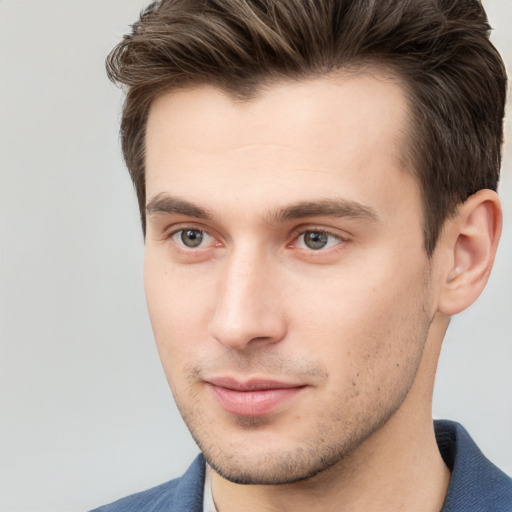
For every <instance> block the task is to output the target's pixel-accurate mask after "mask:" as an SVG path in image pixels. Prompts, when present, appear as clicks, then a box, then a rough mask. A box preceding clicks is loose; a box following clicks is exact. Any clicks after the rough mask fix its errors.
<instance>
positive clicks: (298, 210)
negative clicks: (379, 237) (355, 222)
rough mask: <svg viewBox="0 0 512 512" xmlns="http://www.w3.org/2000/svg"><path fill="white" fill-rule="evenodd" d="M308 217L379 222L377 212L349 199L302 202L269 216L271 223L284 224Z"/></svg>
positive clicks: (280, 209)
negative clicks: (348, 218)
mask: <svg viewBox="0 0 512 512" xmlns="http://www.w3.org/2000/svg"><path fill="white" fill-rule="evenodd" d="M306 217H340V218H341V217H350V218H354V219H361V220H368V221H374V222H376V221H378V220H379V216H378V215H377V212H376V211H375V210H374V209H373V208H371V207H370V206H365V205H363V204H361V203H358V202H357V201H350V200H347V199H320V200H316V201H301V202H299V203H295V204H291V205H290V206H286V207H284V208H279V209H278V210H276V211H275V212H273V213H272V214H271V215H270V216H269V219H268V220H269V222H275V223H278V222H284V221H288V220H296V219H303V218H306Z"/></svg>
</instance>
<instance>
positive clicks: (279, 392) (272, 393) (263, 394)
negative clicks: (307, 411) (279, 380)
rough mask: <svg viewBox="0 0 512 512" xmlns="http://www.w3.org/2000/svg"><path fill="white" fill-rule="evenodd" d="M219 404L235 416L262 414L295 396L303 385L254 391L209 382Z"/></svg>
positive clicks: (271, 410) (272, 410)
mask: <svg viewBox="0 0 512 512" xmlns="http://www.w3.org/2000/svg"><path fill="white" fill-rule="evenodd" d="M209 387H210V389H211V390H212V393H213V396H214V398H215V399H216V400H217V402H218V403H219V404H220V406H221V407H222V408H223V409H224V410H225V411H227V412H229V413H231V414H236V415H237V416H264V415H266V414H270V413H272V412H275V411H276V409H278V407H279V406H281V405H283V404H284V403H286V402H288V401H289V400H291V399H292V398H294V397H295V396H297V395H298V394H299V393H300V392H301V391H302V390H303V389H304V386H301V387H296V388H275V389H262V390H254V391H238V390H234V389H229V388H223V387H221V386H215V385H213V384H209Z"/></svg>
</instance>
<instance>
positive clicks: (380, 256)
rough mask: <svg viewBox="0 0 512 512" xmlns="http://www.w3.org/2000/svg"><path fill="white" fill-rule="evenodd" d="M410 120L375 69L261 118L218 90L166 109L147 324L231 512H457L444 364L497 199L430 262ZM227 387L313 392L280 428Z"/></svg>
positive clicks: (197, 92) (307, 91)
mask: <svg viewBox="0 0 512 512" xmlns="http://www.w3.org/2000/svg"><path fill="white" fill-rule="evenodd" d="M298 106H300V107H298ZM407 114H408V105H407V102H406V100H405V97H404V94H403V91H402V89H401V87H400V86H399V85H398V84H397V83H396V82H395V81H393V80H391V79H389V78H385V77H384V76H382V75H378V74H373V75H371V74H366V73H361V74H358V75H353V76H336V77H323V78H318V79H314V80H304V81H299V82H293V83H286V82H283V83H278V84H274V85H272V86H269V87H267V88H265V89H264V90H263V91H262V92H260V94H258V95H257V96H256V97H255V98H253V99H251V100H250V101H246V102H240V101H236V100H234V99H233V98H231V97H229V96H228V95H226V94H225V93H223V92H221V91H220V90H218V89H215V88H213V87H208V86H201V87H197V88H190V89H186V90H182V91H175V92H171V93H167V94H165V95H162V96H161V97H159V98H158V99H157V100H156V101H155V102H154V104H153V105H152V108H151V112H150V116H149V119H148V125H147V148H146V149H147V152H146V187H147V198H148V210H147V212H148V215H147V235H146V248H145V289H146V296H147V303H148V309H149V313H150V318H151V323H152V326H153V330H154V334H155V339H156V342H157V346H158V350H159V354H160V357H161V360H162V364H163V367H164V370H165V373H166V375H167V379H168V381H169V384H170V387H171V389H172V392H173V395H174V397H175V400H176V403H177V405H178V407H179V409H180V412H181V414H182V416H183V418H184V420H185V422H186V424H187V426H188V427H189V429H190V431H191V433H192V435H193V436H194V438H195V440H196V442H197V443H198V444H199V446H200V448H201V450H202V451H203V453H204V455H205V457H206V459H207V460H208V462H209V464H210V465H211V466H212V468H213V475H212V486H213V495H214V499H215V503H216V506H217V508H218V510H219V511H220V512H226V511H231V510H242V509H243V510H244V511H249V510H253V509H254V510H280V511H286V510H294V511H300V510H310V511H311V510H323V511H328V510H341V509H343V510H387V511H390V510H425V511H427V510H432V511H434V510H439V509H440V508H441V506H442V502H443V499H444V496H445V494H446V490H447V486H448V483H449V471H448V469H447V468H446V466H445V465H444V463H443V461H442V459H441V457H440V455H439V452H438V449H437V445H436V443H435V438H434V434H433V428H432V419H431V397H432V387H433V382H434V377H435V369H436V364H437V358H438V355H439V350H440V346H441V342H442V339H443V336H444V332H445V330H446V327H447V325H448V318H449V317H448V315H449V314H452V313H454V312H456V311H458V310H460V309H463V307H465V305H466V303H468V304H469V303H470V302H472V300H474V297H473V296H475V297H476V296H477V295H478V293H479V289H481V288H482V287H483V285H481V281H482V280H485V279H486V276H487V275H488V268H490V267H489V263H488V261H487V260H489V257H487V260H486V261H487V263H481V262H480V260H478V262H477V261H476V260H477V256H475V254H477V253H478V251H475V250H474V247H475V246H474V239H476V237H473V238H471V236H469V235H467V236H466V235H465V234H463V232H464V229H466V227H467V226H468V225H469V223H470V221H472V222H473V224H478V225H480V226H482V231H485V232H486V233H487V234H488V236H487V238H488V239H489V237H490V235H489V233H491V232H492V236H493V237H494V238H492V241H491V242H488V243H487V245H486V243H485V241H483V237H480V238H479V239H478V240H479V241H480V242H481V243H480V246H481V247H482V250H481V251H480V252H481V254H482V258H481V259H484V255H485V256H486V255H488V254H489V253H492V252H493V250H495V245H496V243H497V241H496V242H495V241H494V240H495V239H496V237H499V227H497V226H499V222H498V221H497V220H496V219H497V218H498V217H499V215H498V214H497V213H496V212H498V207H497V206H496V205H497V204H498V203H497V199H496V198H495V197H494V196H493V195H492V193H489V191H486V192H487V193H488V194H487V195H485V194H484V196H478V198H477V200H474V201H473V203H471V205H470V206H468V207H467V208H463V209H461V214H460V215H459V216H457V217H456V218H455V219H453V220H452V221H450V224H449V225H447V226H446V227H445V230H444V231H443V235H442V239H441V240H440V242H439V244H438V248H437V249H436V252H435V254H434V256H433V257H432V258H430V259H429V258H428V257H427V255H426V253H425V250H424V245H423V237H422V232H423V231H422V222H423V217H422V210H421V201H420V191H419V188H418V185H417V183H416V181H415V179H414V178H413V176H412V173H411V171H410V169H409V168H408V167H407V164H406V163H405V162H404V161H403V159H402V158H401V155H402V149H403V147H404V146H403V145H404V144H406V143H407V141H406V140H405V136H404V135H403V134H404V133H406V132H407V126H408V117H407ZM305 202H307V203H308V204H304V203H305ZM311 203H312V204H311ZM475 211H476V212H477V213H474V212H475ZM471 212H473V218H472V219H470V217H471ZM498 220H499V219H498ZM491 224H492V226H491ZM489 226H491V227H489ZM190 230H192V231H190ZM467 231H468V230H467ZM187 233H188V234H187ZM468 233H469V231H468ZM308 236H309V237H310V238H311V237H312V238H313V239H314V241H316V242H318V241H319V240H320V242H321V243H320V245H322V243H324V242H325V246H324V247H320V248H318V247H316V246H315V248H311V244H310V245H308V240H309V239H308V238H307V237H308ZM201 237H202V238H201ZM198 238H199V239H201V240H200V243H199V245H198V246H196V247H193V246H190V244H192V245H193V244H194V243H197V242H198ZM462 242H465V244H463V243H462ZM187 244H189V245H187ZM477 263H481V264H480V267H482V268H483V267H484V266H485V269H486V270H485V271H484V270H481V271H480V274H482V275H483V274H485V276H484V277H482V278H480V279H479V280H478V284H477V285H476V284H475V286H473V288H471V290H470V291H469V288H468V285H467V283H468V280H466V281H463V280H462V277H461V276H466V277H467V276H468V270H470V269H474V268H475V266H477ZM480 274H478V275H480ZM464 283H466V284H464ZM457 290H458V294H459V295H457ZM470 292H471V293H470ZM218 378H230V379H235V380H236V381H237V382H247V381H249V380H250V379H266V380H269V379H270V380H273V381H279V382H285V383H287V385H292V386H300V389H299V390H298V392H296V393H295V392H294V393H292V396H291V398H288V399H286V400H284V401H283V402H280V403H278V404H277V406H276V407H274V408H272V410H271V411H270V412H269V413H265V414H258V413H257V404H256V405H255V406H254V407H255V409H254V411H255V413H254V414H235V413H233V412H230V411H227V410H226V409H225V408H224V407H222V405H221V404H220V403H219V401H218V400H216V395H215V392H214V391H212V389H213V388H212V385H211V382H212V380H213V381H215V379H218ZM248 400H249V401H250V397H249V399H248ZM241 484H249V485H241ZM276 484H279V485H276Z"/></svg>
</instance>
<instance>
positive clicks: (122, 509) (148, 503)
mask: <svg viewBox="0 0 512 512" xmlns="http://www.w3.org/2000/svg"><path fill="white" fill-rule="evenodd" d="M204 473H205V462H204V459H203V456H202V455H199V456H198V457H197V458H196V459H195V460H194V462H193V463H192V465H191V466H190V467H189V468H188V470H187V471H186V473H185V474H184V475H183V476H181V477H180V478H176V479H174V480H170V481H169V482H165V483H163V484H161V485H158V486H156V487H152V488H151V489H148V490H146V491H142V492H139V493H137V494H132V495H131V496H127V497H126V498H122V499H120V500H118V501H115V502H113V503H111V504H109V505H104V506H102V507H99V508H96V509H94V510H91V512H134V511H136V510H144V512H164V511H165V512H181V511H186V512H196V511H197V512H201V511H202V507H203V485H204Z"/></svg>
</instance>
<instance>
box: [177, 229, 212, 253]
mask: <svg viewBox="0 0 512 512" xmlns="http://www.w3.org/2000/svg"><path fill="white" fill-rule="evenodd" d="M211 238H212V237H211V236H210V235H209V234H208V233H206V231H201V230H200V229H180V230H179V231H176V232H175V233H173V234H172V239H173V240H174V241H175V242H176V243H177V244H179V245H184V246H185V247H188V248H189V249H196V248H198V247H204V246H205V245H207V244H208V243H209V242H210V241H211Z"/></svg>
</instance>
